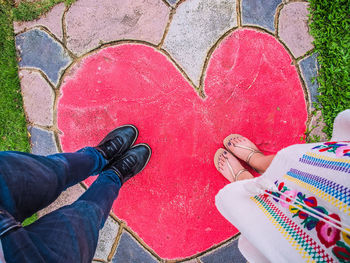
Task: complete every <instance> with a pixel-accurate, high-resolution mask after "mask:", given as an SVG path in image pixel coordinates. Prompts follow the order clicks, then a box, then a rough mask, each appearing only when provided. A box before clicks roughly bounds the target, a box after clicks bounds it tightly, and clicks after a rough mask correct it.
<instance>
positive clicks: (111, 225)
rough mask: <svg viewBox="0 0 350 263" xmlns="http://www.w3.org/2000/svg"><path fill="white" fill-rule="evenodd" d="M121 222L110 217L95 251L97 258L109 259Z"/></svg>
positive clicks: (100, 234) (101, 232)
mask: <svg viewBox="0 0 350 263" xmlns="http://www.w3.org/2000/svg"><path fill="white" fill-rule="evenodd" d="M118 230H119V224H118V223H117V222H116V221H115V220H114V219H113V218H112V217H110V216H109V217H108V219H107V221H106V223H105V225H104V226H103V229H102V230H101V231H100V233H99V240H98V244H97V249H96V252H95V256H94V258H95V259H102V260H105V261H107V260H108V256H109V254H110V253H111V251H112V246H113V244H114V241H115V239H116V237H117V235H118Z"/></svg>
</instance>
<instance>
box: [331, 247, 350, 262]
mask: <svg viewBox="0 0 350 263" xmlns="http://www.w3.org/2000/svg"><path fill="white" fill-rule="evenodd" d="M332 251H333V253H334V255H335V256H336V257H337V258H339V259H341V260H342V262H349V261H350V251H349V250H348V249H346V248H345V247H334V248H333V249H332Z"/></svg>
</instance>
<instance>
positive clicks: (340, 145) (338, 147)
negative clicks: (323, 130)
mask: <svg viewBox="0 0 350 263" xmlns="http://www.w3.org/2000/svg"><path fill="white" fill-rule="evenodd" d="M312 149H313V150H314V149H318V151H319V152H325V151H327V152H331V153H335V154H336V156H338V157H342V156H347V157H350V145H349V144H348V142H325V143H323V144H321V145H317V146H315V147H314V148H312Z"/></svg>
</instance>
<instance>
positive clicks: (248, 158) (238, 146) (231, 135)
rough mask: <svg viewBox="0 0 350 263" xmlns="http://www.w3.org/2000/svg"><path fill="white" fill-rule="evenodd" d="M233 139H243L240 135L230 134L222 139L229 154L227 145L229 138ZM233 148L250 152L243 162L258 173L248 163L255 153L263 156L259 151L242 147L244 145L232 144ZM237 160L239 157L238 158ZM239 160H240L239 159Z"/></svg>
mask: <svg viewBox="0 0 350 263" xmlns="http://www.w3.org/2000/svg"><path fill="white" fill-rule="evenodd" d="M233 137H244V136H242V135H240V134H230V135H229V136H227V137H226V138H225V139H224V145H225V147H226V149H227V150H228V151H229V152H231V151H230V150H229V148H228V143H229V141H230V139H231V138H233ZM232 145H233V146H234V147H237V148H241V149H245V150H248V151H250V153H249V154H248V156H247V158H246V159H245V160H244V161H245V162H246V163H247V164H248V165H249V166H250V167H252V168H253V169H254V171H256V172H258V173H260V172H259V171H258V170H257V169H255V168H254V167H253V166H252V165H251V164H250V163H249V162H250V159H251V158H252V156H253V155H254V154H256V153H261V154H263V153H262V152H261V151H259V150H257V149H253V148H251V147H248V146H244V145H237V144H232ZM231 153H232V154H233V155H235V154H234V153H233V152H231ZM238 158H239V157H238ZM239 159H240V158H239Z"/></svg>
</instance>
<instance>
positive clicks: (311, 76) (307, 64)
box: [299, 54, 319, 102]
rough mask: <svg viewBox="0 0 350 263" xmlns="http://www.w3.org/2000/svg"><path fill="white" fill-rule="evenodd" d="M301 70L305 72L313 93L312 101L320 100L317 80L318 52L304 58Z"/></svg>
mask: <svg viewBox="0 0 350 263" xmlns="http://www.w3.org/2000/svg"><path fill="white" fill-rule="evenodd" d="M299 63H300V66H301V72H302V74H303V77H304V80H305V83H306V86H307V88H308V90H309V92H310V95H311V102H318V99H317V96H318V95H319V94H318V91H317V89H318V83H317V80H316V77H317V71H318V63H317V54H313V55H311V56H308V57H305V58H303V59H302V60H301V61H300V62H299Z"/></svg>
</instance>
